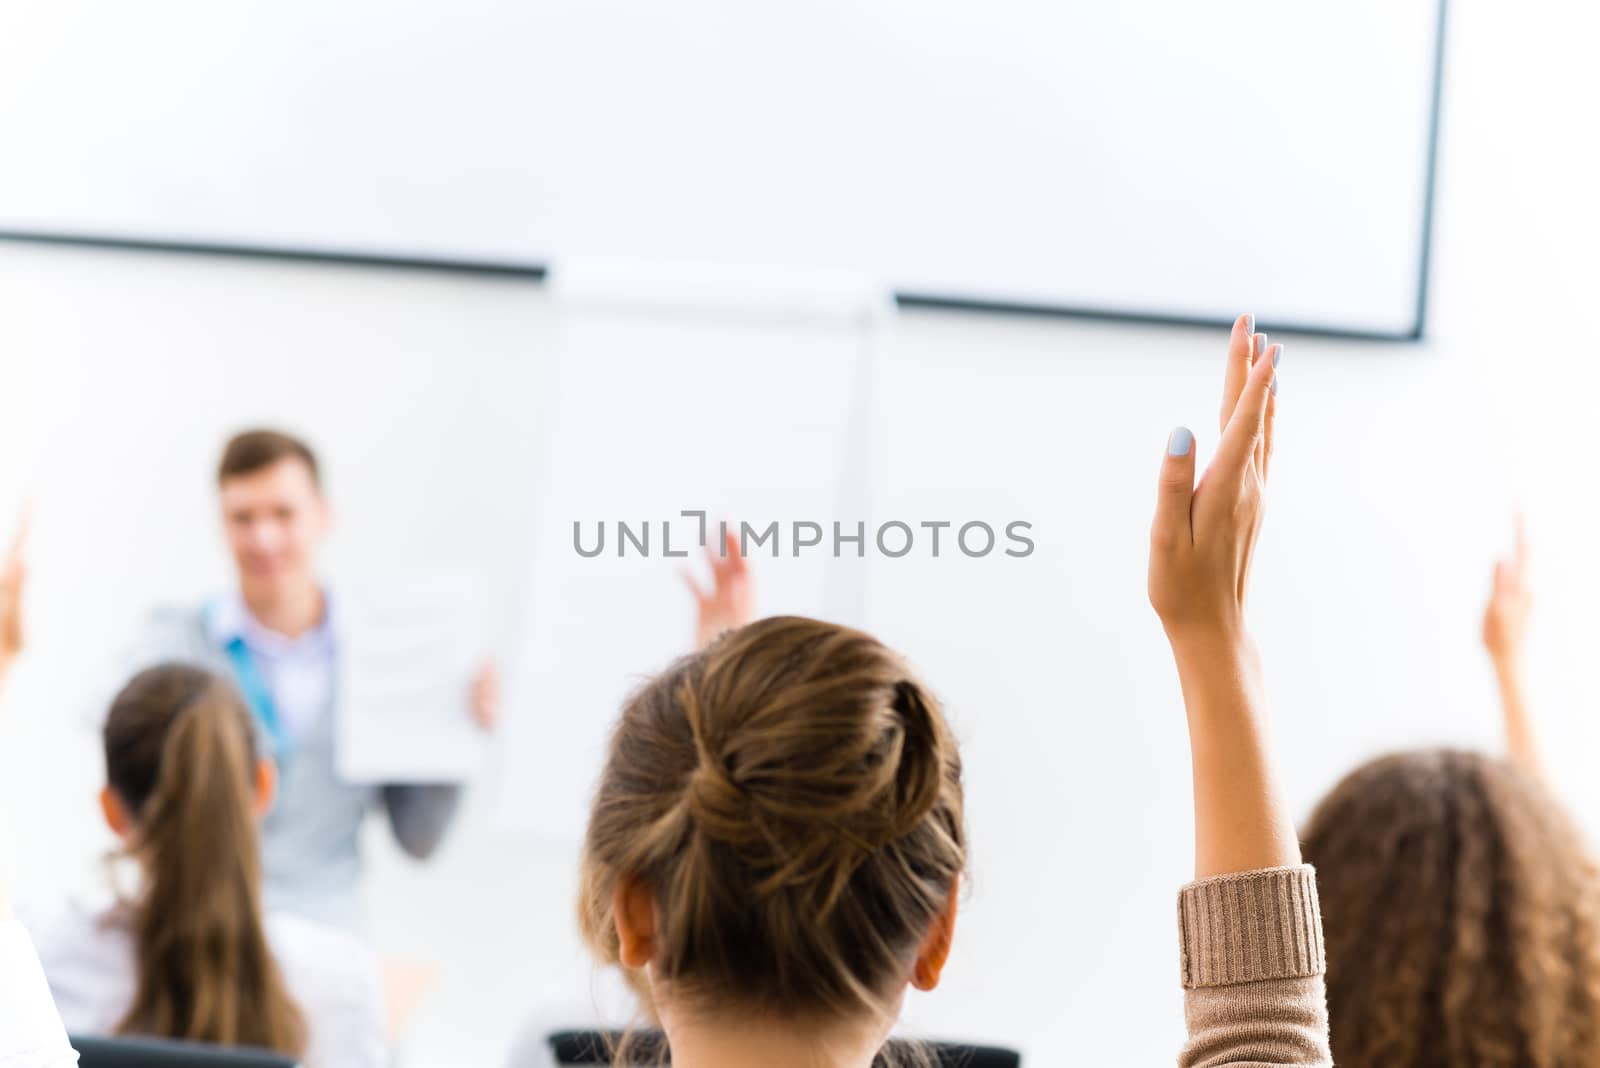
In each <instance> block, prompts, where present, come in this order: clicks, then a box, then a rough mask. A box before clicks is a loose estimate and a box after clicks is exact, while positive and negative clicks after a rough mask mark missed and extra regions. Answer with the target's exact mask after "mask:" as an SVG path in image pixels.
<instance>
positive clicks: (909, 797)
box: [580, 316, 1331, 1068]
mask: <svg viewBox="0 0 1600 1068" xmlns="http://www.w3.org/2000/svg"><path fill="white" fill-rule="evenodd" d="M1280 354H1281V347H1280V346H1276V345H1274V346H1271V347H1268V346H1267V344H1266V338H1265V336H1264V335H1260V334H1256V333H1254V324H1253V321H1252V320H1251V319H1250V317H1249V316H1242V317H1241V318H1240V319H1239V320H1238V322H1236V323H1235V325H1234V329H1233V334H1232V338H1231V340H1230V345H1229V354H1228V364H1227V373H1226V378H1225V386H1224V396H1223V405H1222V433H1221V442H1220V444H1219V446H1218V450H1217V454H1216V457H1215V458H1214V460H1213V462H1212V464H1211V466H1210V468H1209V469H1208V471H1207V472H1206V475H1205V477H1204V478H1203V479H1202V480H1201V481H1200V483H1199V484H1198V486H1197V485H1196V482H1195V457H1194V436H1193V434H1191V433H1190V432H1189V431H1188V430H1187V429H1183V428H1180V429H1178V430H1176V431H1174V432H1173V433H1172V435H1171V437H1170V439H1169V442H1168V446H1167V450H1166V456H1165V458H1164V461H1163V468H1162V473H1161V479H1160V494H1159V498H1158V504H1157V509H1156V517H1155V522H1154V525H1153V528H1152V531H1151V551H1150V569H1149V594H1150V599H1151V603H1152V604H1153V606H1154V607H1155V609H1156V611H1157V613H1158V615H1159V616H1160V617H1161V620H1162V622H1163V624H1164V626H1165V629H1166V632H1167V636H1168V639H1169V641H1170V644H1171V647H1172V651H1173V656H1174V660H1175V662H1176V664H1177V668H1178V674H1179V678H1180V681H1181V683H1182V688H1183V695H1184V702H1185V704H1186V706H1187V708H1188V719H1189V728H1190V737H1191V742H1192V752H1193V758H1194V786H1195V836H1196V847H1197V855H1196V869H1197V871H1196V874H1197V876H1198V877H1199V878H1198V881H1197V882H1195V883H1192V884H1190V885H1189V886H1188V887H1186V888H1185V889H1184V890H1183V892H1182V894H1181V896H1180V899H1179V919H1180V938H1181V946H1180V949H1181V962H1182V978H1183V984H1184V987H1185V988H1186V991H1187V993H1186V1015H1187V1019H1188V1025H1189V1033H1190V1041H1189V1043H1188V1044H1187V1046H1186V1047H1185V1049H1184V1051H1183V1052H1182V1053H1181V1054H1180V1058H1179V1063H1180V1064H1182V1065H1185V1066H1191V1068H1201V1066H1205V1068H1224V1066H1239V1068H1243V1066H1246V1065H1249V1066H1256V1068H1259V1066H1264V1065H1328V1064H1330V1063H1331V1060H1330V1057H1329V1054H1328V1046H1327V1018H1326V1013H1325V1009H1324V998H1323V985H1322V971H1323V964H1322V941H1321V929H1320V926H1319V924H1318V910H1317V896H1316V884H1315V880H1314V878H1313V875H1312V872H1311V870H1310V869H1309V868H1307V867H1303V866H1301V864H1300V854H1299V846H1298V843H1297V842H1296V840H1295V836H1294V831H1293V828H1292V825H1291V822H1290V820H1289V818H1288V814H1287V812H1286V810H1285V807H1284V804H1283V802H1282V800H1281V798H1280V797H1279V793H1278V790H1277V788H1276V785H1275V783H1274V781H1273V776H1272V774H1271V769H1270V763H1269V760H1268V757H1267V754H1266V748H1265V744H1264V741H1263V735H1262V721H1263V719H1264V715H1265V699H1264V696H1263V686H1262V679H1261V665H1260V658H1259V657H1258V655H1257V654H1256V651H1255V647H1254V644H1253V643H1252V642H1251V640H1250V638H1249V635H1248V631H1247V630H1246V628H1245V625H1244V597H1245V590H1246V585H1247V581H1246V580H1247V578H1248V573H1249V561H1250V556H1251V552H1252V550H1253V548H1254V544H1255V538H1256V533H1257V531H1258V529H1259V526H1260V519H1261V503H1262V491H1263V488H1264V485H1265V481H1266V475H1267V469H1268V465H1269V462H1270V459H1271V452H1272V436H1273V421H1274V418H1275V415H1276V377H1275V373H1274V367H1275V365H1276V364H1277V362H1278V357H1279V355H1280ZM701 608H702V621H703V625H702V632H703V633H704V632H706V631H707V630H708V629H714V628H707V627H706V626H705V625H704V619H705V615H706V612H707V611H708V603H707V602H706V600H705V599H702V604H701ZM731 622H735V623H736V622H739V620H737V619H734V620H731ZM1063 834H1064V837H1066V838H1070V836H1071V832H1070V830H1068V831H1065V832H1063ZM966 860H967V840H966V831H965V826H964V820H963V800H962V785H961V759H960V755H959V753H958V751H957V748H956V744H955V741H954V739H953V737H952V735H951V732H950V730H949V728H948V727H947V725H946V723H945V718H944V714H943V712H942V710H941V709H940V707H939V703H938V701H937V700H936V699H935V698H934V697H933V695H932V693H931V692H930V691H929V690H928V689H927V688H926V687H925V686H924V685H923V683H922V682H921V681H920V680H919V679H918V678H917V677H916V675H915V674H914V673H913V672H912V671H911V669H910V668H909V667H908V666H907V665H906V664H905V662H904V661H903V660H902V659H901V658H900V657H899V656H897V655H896V654H894V653H893V652H891V651H890V650H889V649H887V648H886V647H885V646H883V645H882V644H881V643H880V642H878V641H877V640H876V639H874V638H872V637H871V636H870V635H867V634H864V633H862V632H860V631H857V630H852V629H850V628H848V627H842V626H837V625H835V624H831V623H824V622H819V621H817V620H811V619H799V618H793V617H783V618H774V619H765V620H762V621H760V622H756V623H751V624H749V625H747V626H743V627H740V628H738V629H736V630H734V631H732V632H731V633H728V634H726V635H724V636H723V637H721V638H719V639H717V640H715V641H712V642H711V643H710V644H709V645H708V646H707V647H705V648H703V649H701V650H700V651H699V652H696V653H694V654H693V655H691V656H688V657H685V658H683V659H682V660H680V661H678V662H677V663H676V664H674V665H672V666H671V667H670V668H668V669H667V670H666V671H664V672H663V673H661V674H660V675H658V676H656V677H655V678H653V679H651V680H650V681H649V682H648V683H646V684H645V686H644V687H643V688H642V689H640V690H639V691H638V692H637V693H636V694H635V695H634V696H633V697H632V698H631V699H630V700H629V701H628V702H627V704H626V706H625V707H624V708H623V710H622V714H621V718H620V720H619V722H618V724H617V727H616V729H615V733H614V734H613V737H612V741H611V747H610V751H609V755H608V758H607V760H606V764H605V768H604V771H603V773H602V776H601V780H600V785H599V788H598V790H597V792H596V795H595V799H594V805H593V809H592V812H591V816H590V821H589V827H588V834H587V837H586V840H585V846H584V853H583V860H582V876H581V890H580V918H581V924H582V929H583V933H584V935H585V938H586V940H587V941H588V943H589V945H590V946H591V948H592V950H593V951H594V953H595V955H596V957H597V958H598V959H599V960H600V961H602V962H604V963H608V964H619V965H621V966H622V967H623V968H624V969H626V970H627V971H628V973H629V975H630V978H631V979H632V981H633V982H634V984H635V985H636V987H637V988H638V989H639V990H640V991H641V993H642V995H643V996H644V997H645V999H646V1002H647V1004H648V1005H649V1006H650V1007H651V1009H652V1010H653V1012H654V1014H655V1016H656V1018H657V1019H658V1020H659V1022H660V1024H661V1027H662V1029H663V1030H664V1031H665V1033H666V1038H667V1044H668V1046H669V1048H670V1055H671V1059H672V1063H673V1065H674V1066H675V1068H747V1066H749V1065H768V1066H773V1068H780V1066H790V1065H794V1066H799V1065H804V1066H807V1068H866V1066H867V1065H870V1064H872V1063H873V1061H874V1058H876V1057H877V1056H879V1054H880V1053H881V1052H882V1051H883V1049H884V1044H885V1040H886V1037H887V1035H888V1033H889V1030H890V1028H891V1026H892V1025H893V1022H894V1019H895V1017H896V1015H897V1014H898V1011H899V1008H900V1005H901V1002H902V1001H903V999H904V997H905V994H906V991H907V989H908V988H910V987H913V986H914V987H917V988H918V989H924V990H927V989H932V988H933V987H934V986H936V985H937V983H938V982H939V978H940V973H941V971H942V969H943V968H944V965H945V961H946V958H947V956H948V954H949V950H950V946H951V940H952V938H953V936H954V929H955V922H956V911H957V905H956V903H957V898H958V889H959V886H960V880H961V874H962V872H963V871H964V869H965V867H966ZM1068 1046H1069V1047H1070V1041H1069V1043H1068ZM625 1057H626V1051H623V1052H622V1054H621V1055H620V1056H619V1061H621V1060H624V1059H625ZM1060 1063H1066V1064H1072V1063H1077V1060H1076V1059H1075V1058H1073V1057H1072V1056H1071V1052H1070V1048H1067V1049H1065V1050H1064V1051H1063V1052H1062V1056H1061V1057H1060Z"/></svg>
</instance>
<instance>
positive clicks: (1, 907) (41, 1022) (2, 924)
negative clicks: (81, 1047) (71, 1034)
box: [0, 901, 78, 1068]
mask: <svg viewBox="0 0 1600 1068" xmlns="http://www.w3.org/2000/svg"><path fill="white" fill-rule="evenodd" d="M77 1063H78V1055H77V1054H76V1053H74V1052H72V1047H71V1046H69V1045H67V1032H66V1031H65V1030H64V1029H63V1028H62V1026H61V1017H60V1016H59V1015H57V1014H56V1010H55V1006H53V1005H51V1004H50V988H49V987H48V986H46V985H45V979H44V973H42V972H41V971H40V970H39V958H38V956H37V955H36V954H35V953H34V952H33V945H32V943H31V942H30V941H29V940H28V932H27V931H26V930H24V929H23V926H22V924H21V923H19V922H17V920H16V918H15V917H13V916H11V915H9V913H8V910H7V908H6V905H5V902H4V901H0V1068H70V1066H71V1065H74V1064H77Z"/></svg>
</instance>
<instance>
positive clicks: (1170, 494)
mask: <svg viewBox="0 0 1600 1068" xmlns="http://www.w3.org/2000/svg"><path fill="white" fill-rule="evenodd" d="M1253 326H1254V321H1253V319H1252V318H1251V317H1250V316H1248V315H1245V316H1240V317H1239V320H1238V321H1237V322H1236V323H1234V326H1233V334H1232V336H1231V337H1230V338H1229V341H1228V365H1227V373H1226V376H1225V378H1224V382H1223V389H1222V417H1221V420H1220V423H1221V436H1222V440H1221V442H1220V444H1218V446H1217V453H1216V455H1215V456H1214V457H1212V460H1211V465H1210V466H1209V467H1208V468H1207V469H1206V472H1205V475H1204V476H1203V477H1202V478H1201V479H1200V484H1199V485H1198V486H1197V485H1195V480H1194V471H1195V439H1194V435H1193V434H1192V433H1191V432H1190V431H1189V430H1188V429H1187V428H1185V427H1179V428H1177V429H1176V430H1174V431H1173V432H1172V436H1171V437H1170V438H1169V439H1168V441H1167V455H1166V459H1165V461H1164V462H1163V464H1162V467H1161V488H1160V494H1159V496H1158V498H1157V502H1156V516H1155V522H1154V524H1153V525H1152V527H1151V530H1150V572H1149V585H1150V591H1149V592H1150V603H1151V605H1152V606H1153V607H1154V608H1155V610H1156V614H1157V615H1159V616H1160V617H1161V622H1162V623H1163V624H1164V625H1165V626H1166V628H1167V631H1168V633H1169V635H1170V634H1171V633H1172V632H1173V631H1174V630H1175V629H1177V630H1183V629H1192V628H1213V629H1222V630H1233V629H1240V628H1242V627H1243V620H1244V603H1245V594H1246V586H1247V580H1248V579H1249V575H1250V558H1251V556H1252V554H1253V553H1254V551H1255V544H1256V535H1257V534H1258V533H1259V532H1260V530H1261V516H1262V504H1263V491H1264V490H1265V488H1266V483H1267V470H1268V467H1269V465H1270V464H1271V461H1272V431H1273V423H1274V421H1275V418H1276V416H1277V406H1278V400H1277V374H1276V366H1277V362H1278V359H1279V357H1280V356H1281V355H1282V352H1283V346H1281V345H1269V344H1267V337H1266V335H1265V334H1257V333H1254V332H1253Z"/></svg>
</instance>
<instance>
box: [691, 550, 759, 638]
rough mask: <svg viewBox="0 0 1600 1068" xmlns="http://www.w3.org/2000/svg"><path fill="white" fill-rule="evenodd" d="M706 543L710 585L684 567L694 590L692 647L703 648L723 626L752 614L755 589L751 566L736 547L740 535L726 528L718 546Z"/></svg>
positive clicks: (732, 625) (741, 623)
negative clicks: (698, 579)
mask: <svg viewBox="0 0 1600 1068" xmlns="http://www.w3.org/2000/svg"><path fill="white" fill-rule="evenodd" d="M718 548H719V547H718V546H715V545H710V544H708V545H707V546H706V562H707V563H709V564H710V565H711V589H710V590H706V589H704V588H702V587H701V585H700V584H699V583H698V582H696V581H695V578H694V575H693V574H692V573H690V571H689V570H688V569H687V568H685V569H684V571H683V581H684V582H685V584H687V585H688V587H689V592H690V593H692V594H694V600H695V629H694V647H695V648H696V649H704V648H705V647H706V646H707V645H709V644H711V642H712V641H713V640H714V639H715V638H716V637H717V635H719V634H721V633H722V632H723V631H725V630H732V629H734V628H735V627H742V626H744V625H745V624H746V623H748V622H750V618H751V616H752V615H753V614H754V605H755V590H754V588H753V585H752V582H751V579H750V567H749V564H748V563H746V562H745V558H744V555H743V554H742V553H740V551H739V539H738V538H737V537H736V536H735V535H734V534H733V532H731V531H729V532H728V533H727V534H726V535H725V536H724V540H723V542H722V544H721V546H720V549H721V551H720V552H719V551H718Z"/></svg>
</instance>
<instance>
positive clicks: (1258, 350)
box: [1250, 334, 1267, 358]
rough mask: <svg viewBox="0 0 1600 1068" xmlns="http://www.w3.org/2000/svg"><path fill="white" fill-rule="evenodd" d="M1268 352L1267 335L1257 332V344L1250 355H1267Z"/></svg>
mask: <svg viewBox="0 0 1600 1068" xmlns="http://www.w3.org/2000/svg"><path fill="white" fill-rule="evenodd" d="M1266 352H1267V335H1265V334H1257V335H1256V337H1255V344H1254V345H1253V346H1252V347H1251V351H1250V355H1251V356H1254V357H1257V358H1259V357H1261V356H1265V355H1266Z"/></svg>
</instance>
